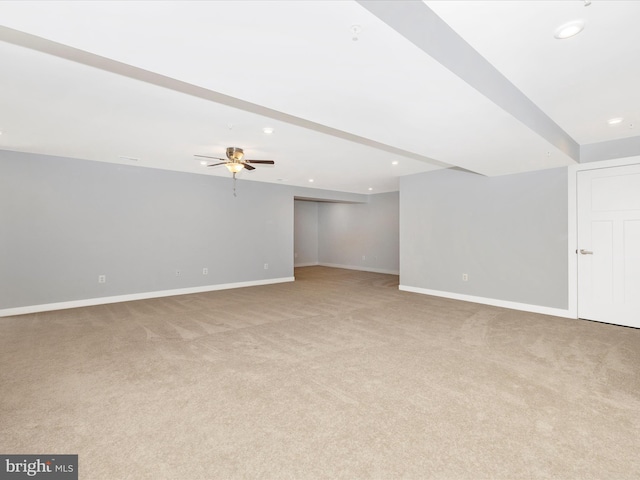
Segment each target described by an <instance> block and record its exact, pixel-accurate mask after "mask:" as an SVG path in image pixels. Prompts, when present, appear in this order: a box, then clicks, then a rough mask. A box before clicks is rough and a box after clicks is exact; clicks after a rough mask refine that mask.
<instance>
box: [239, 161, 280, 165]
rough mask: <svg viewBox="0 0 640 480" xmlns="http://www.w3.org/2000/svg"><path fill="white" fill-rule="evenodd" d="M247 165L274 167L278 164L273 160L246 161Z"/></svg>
mask: <svg viewBox="0 0 640 480" xmlns="http://www.w3.org/2000/svg"><path fill="white" fill-rule="evenodd" d="M245 163H264V164H266V165H274V164H275V163H276V162H274V161H273V160H245Z"/></svg>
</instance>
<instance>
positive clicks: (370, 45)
mask: <svg viewBox="0 0 640 480" xmlns="http://www.w3.org/2000/svg"><path fill="white" fill-rule="evenodd" d="M438 17H439V18H438ZM575 19H583V20H585V21H586V27H585V30H584V31H583V32H582V33H581V34H579V35H578V36H576V37H573V38H570V39H566V40H556V39H555V38H554V37H553V33H554V31H555V29H556V28H557V27H558V26H559V25H560V24H563V23H565V22H567V21H570V20H575ZM638 20H640V2H638V1H612V0H606V1H605V0H593V1H592V2H591V5H589V6H585V2H584V1H580V0H567V1H560V0H554V1H539V0H535V1H508V2H507V1H492V2H489V1H426V2H420V1H382V0H374V1H366V0H363V1H359V2H356V1H347V0H340V1H327V0H321V1H295V2H294V1H289V0H287V1H265V0H260V1H255V2H252V1H222V0H216V1H196V2H186V1H176V2H171V1H163V2H153V1H142V2H135V1H126V2H117V1H106V2H99V1H88V2H82V1H72V2H59V1H44V2H29V1H18V2H12V1H2V2H0V64H1V65H2V75H0V130H1V131H2V135H0V149H6V150H16V151H23V152H34V153H44V154H50V155H58V156H68V157H74V158H81V159H87V160H98V161H105V162H116V163H128V164H134V165H138V166H146V167H152V168H163V169H170V170H177V171H185V172H194V173H202V174H207V175H223V176H228V175H229V173H228V172H227V171H226V169H224V167H217V168H210V169H207V168H206V167H203V166H201V165H200V163H199V159H197V158H195V157H194V156H193V155H194V154H204V155H213V156H224V150H225V148H226V147H228V146H237V147H242V148H244V150H245V153H246V155H247V158H254V159H274V160H276V165H275V166H258V168H257V169H256V170H254V171H252V172H247V171H244V172H242V174H241V178H245V179H250V180H258V181H265V182H279V183H284V184H289V185H300V186H307V187H315V188H324V189H331V190H340V191H347V192H355V193H379V192H386V191H393V190H396V189H397V187H398V177H399V176H402V175H409V174H413V173H418V172H423V171H428V170H433V169H437V168H443V167H449V166H458V167H461V168H465V169H467V170H470V171H473V172H477V173H480V174H483V175H504V174H511V173H519V172H525V171H532V170H538V169H545V168H553V167H558V166H565V165H570V164H572V163H575V162H576V161H579V152H580V146H581V145H586V144H593V143H598V142H611V141H616V140H623V139H626V138H629V137H637V136H638V135H639V133H638V128H640V127H637V126H638V125H640V88H638V85H640V29H638V28H637V23H638ZM352 25H359V26H360V27H361V32H360V33H359V34H358V35H357V41H354V40H353V38H352V37H353V36H354V35H353V33H352V29H351V27H352ZM613 117H623V118H624V121H623V122H622V123H620V124H617V125H615V126H611V125H609V124H608V123H607V120H608V119H610V118H613ZM263 127H273V128H274V133H273V134H271V135H266V134H264V133H263V131H262V128H263ZM122 157H125V158H122ZM130 158H135V159H137V160H131V159H130ZM392 161H397V162H398V164H397V165H392ZM310 178H313V179H314V182H313V184H311V183H309V179H310ZM369 188H371V189H372V190H369Z"/></svg>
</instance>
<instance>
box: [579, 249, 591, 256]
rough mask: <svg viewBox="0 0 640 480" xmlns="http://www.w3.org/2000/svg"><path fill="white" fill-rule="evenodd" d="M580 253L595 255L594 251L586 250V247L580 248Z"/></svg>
mask: <svg viewBox="0 0 640 480" xmlns="http://www.w3.org/2000/svg"><path fill="white" fill-rule="evenodd" d="M580 253H581V254H582V255H593V252H592V251H591V250H585V249H584V248H581V249H580Z"/></svg>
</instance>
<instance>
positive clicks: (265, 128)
mask: <svg viewBox="0 0 640 480" xmlns="http://www.w3.org/2000/svg"><path fill="white" fill-rule="evenodd" d="M262 131H263V132H264V133H265V134H266V135H271V134H272V133H273V128H271V127H264V128H263V129H262Z"/></svg>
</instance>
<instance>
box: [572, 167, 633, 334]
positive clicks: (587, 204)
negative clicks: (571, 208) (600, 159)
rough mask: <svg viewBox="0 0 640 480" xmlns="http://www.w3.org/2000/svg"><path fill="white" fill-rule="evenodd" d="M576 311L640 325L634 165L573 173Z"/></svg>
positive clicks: (599, 318)
mask: <svg viewBox="0 0 640 480" xmlns="http://www.w3.org/2000/svg"><path fill="white" fill-rule="evenodd" d="M577 200H578V201H577V203H578V251H577V254H578V316H579V317H580V318H584V319H588V320H597V321H600V322H607V323H615V324H619V325H627V326H630V327H636V328H640V165H630V166H625V167H611V168H600V169H595V170H586V171H580V172H578V199H577Z"/></svg>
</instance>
